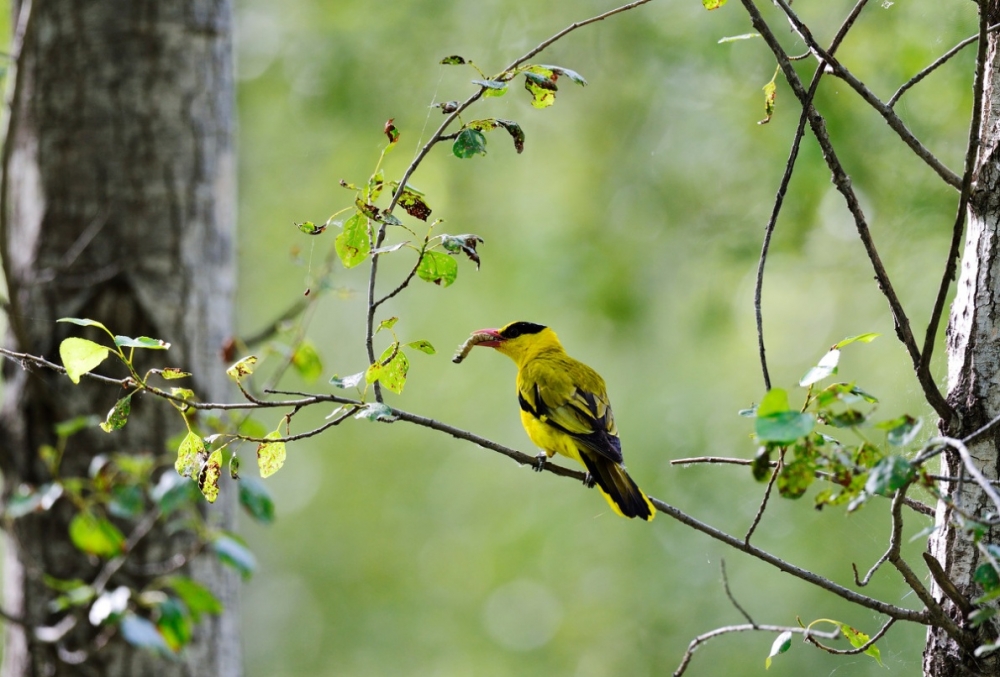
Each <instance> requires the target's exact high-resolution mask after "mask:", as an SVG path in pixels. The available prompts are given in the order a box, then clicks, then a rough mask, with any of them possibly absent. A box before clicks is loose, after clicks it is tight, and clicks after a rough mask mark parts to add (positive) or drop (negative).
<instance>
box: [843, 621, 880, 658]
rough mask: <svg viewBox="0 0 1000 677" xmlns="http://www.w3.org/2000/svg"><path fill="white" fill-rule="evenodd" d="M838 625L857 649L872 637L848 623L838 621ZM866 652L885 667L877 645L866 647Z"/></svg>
mask: <svg viewBox="0 0 1000 677" xmlns="http://www.w3.org/2000/svg"><path fill="white" fill-rule="evenodd" d="M838 625H839V626H840V631H841V632H842V633H844V636H845V637H847V641H848V642H850V643H851V646H853V647H854V648H855V649H860V648H861V647H863V646H864V645H865V644H867V643H868V641H869V640H870V639H871V637H869V636H868V635H866V634H865V633H863V632H861V631H860V630H856V629H855V628H852V627H851V626H850V625H847V624H846V623H838ZM864 653H865V655H867V656H871V657H872V658H874V659H875V662H876V663H878V664H879V666H880V667H883V668H884V667H885V666H884V665H882V654H881V652H880V651H879V650H878V647H877V646H875V645H874V644H872V645H871V646H870V647H868V648H867V649H865V651H864Z"/></svg>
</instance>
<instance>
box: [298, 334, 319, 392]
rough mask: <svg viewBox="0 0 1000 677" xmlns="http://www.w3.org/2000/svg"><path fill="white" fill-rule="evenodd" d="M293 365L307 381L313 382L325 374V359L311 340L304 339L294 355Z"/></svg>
mask: <svg viewBox="0 0 1000 677" xmlns="http://www.w3.org/2000/svg"><path fill="white" fill-rule="evenodd" d="M292 366H293V367H295V370H296V371H297V372H299V375H300V376H302V378H303V379H304V380H305V381H307V382H310V383H311V382H312V381H315V380H316V379H318V378H319V377H320V376H322V375H323V361H322V360H321V359H320V357H319V353H318V352H317V351H316V346H314V345H313V344H312V343H311V342H309V341H303V342H302V343H300V344H299V347H298V348H297V349H296V350H295V353H294V354H293V355H292Z"/></svg>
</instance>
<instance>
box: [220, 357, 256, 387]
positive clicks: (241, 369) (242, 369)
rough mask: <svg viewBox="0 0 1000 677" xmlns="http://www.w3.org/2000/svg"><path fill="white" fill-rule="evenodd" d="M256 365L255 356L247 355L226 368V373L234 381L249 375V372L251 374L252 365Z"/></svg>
mask: <svg viewBox="0 0 1000 677" xmlns="http://www.w3.org/2000/svg"><path fill="white" fill-rule="evenodd" d="M256 366H257V356H256V355H249V356H247V357H244V358H243V359H242V360H240V361H239V362H237V363H236V364H234V365H233V366H231V367H230V368H229V369H226V374H228V375H229V378H231V379H233V380H234V381H239V380H240V379H242V378H243V377H244V376H249V375H250V374H252V373H253V370H254V367H256Z"/></svg>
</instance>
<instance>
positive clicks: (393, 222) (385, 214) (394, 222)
mask: <svg viewBox="0 0 1000 677" xmlns="http://www.w3.org/2000/svg"><path fill="white" fill-rule="evenodd" d="M378 220H379V222H381V223H384V224H385V225H387V226H401V225H403V222H402V221H400V220H399V219H397V218H396V217H395V216H393V215H392V214H390V213H389V211H388V210H386V209H383V210H382V211H381V213H379V215H378ZM406 244H407V243H406V242H400V243H399V244H395V245H392V246H389V247H379V248H378V249H373V250H372V251H371V253H372V254H374V253H375V252H378V253H379V254H385V253H386V252H391V251H396V250H397V249H399V248H400V247H402V246H404V245H406Z"/></svg>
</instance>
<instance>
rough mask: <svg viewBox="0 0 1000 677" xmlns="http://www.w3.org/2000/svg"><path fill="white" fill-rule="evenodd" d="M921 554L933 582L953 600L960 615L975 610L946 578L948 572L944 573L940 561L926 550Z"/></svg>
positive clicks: (966, 614)
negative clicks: (960, 612)
mask: <svg viewBox="0 0 1000 677" xmlns="http://www.w3.org/2000/svg"><path fill="white" fill-rule="evenodd" d="M921 554H922V555H923V557H924V563H925V564H926V565H927V568H928V569H929V570H930V572H931V577H932V578H933V579H934V582H935V583H937V584H938V587H939V588H941V591H942V592H943V593H944V594H946V595H948V599H950V600H951V601H952V602H954V603H955V606H957V607H958V608H959V609H960V610H961V611H962V615H963V616H965V617H968V615H969V614H971V613H972V612H973V611H974V610H975V606H973V605H972V603H971V602H970V601H969V600H967V599H966V598H965V596H964V595H962V593H961V592H959V590H958V586H956V585H955V583H954V582H953V581H952V580H951V579H950V578H948V574H946V573H945V571H944V568H943V567H942V566H941V563H940V562H938V561H937V559H936V558H935V557H934V555H932V554H930V553H929V552H927V551H926V550H925V551H924V552H923V553H921Z"/></svg>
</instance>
